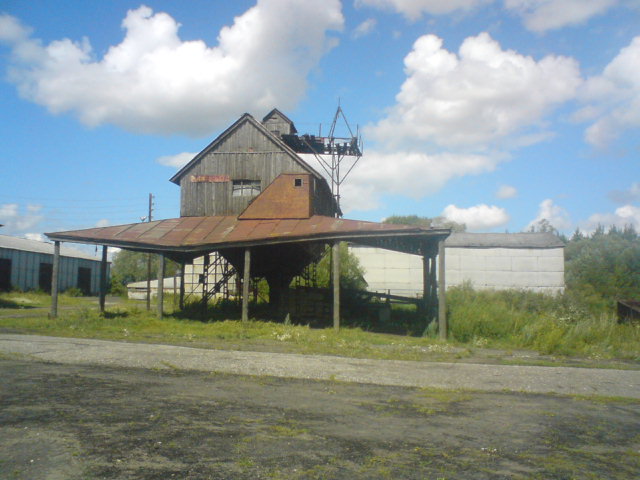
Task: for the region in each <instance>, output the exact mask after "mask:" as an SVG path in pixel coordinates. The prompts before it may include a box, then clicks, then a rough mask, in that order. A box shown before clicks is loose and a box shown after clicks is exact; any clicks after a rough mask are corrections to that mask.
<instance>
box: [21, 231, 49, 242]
mask: <svg viewBox="0 0 640 480" xmlns="http://www.w3.org/2000/svg"><path fill="white" fill-rule="evenodd" d="M23 237H24V238H26V239H27V240H36V241H38V242H46V241H47V239H46V238H45V236H44V235H43V234H41V233H25V234H24V235H23Z"/></svg>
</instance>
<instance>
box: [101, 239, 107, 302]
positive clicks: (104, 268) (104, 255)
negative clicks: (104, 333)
mask: <svg viewBox="0 0 640 480" xmlns="http://www.w3.org/2000/svg"><path fill="white" fill-rule="evenodd" d="M107 248H108V247H107V246H106V245H103V246H102V262H100V312H102V313H104V304H105V300H106V297H107Z"/></svg>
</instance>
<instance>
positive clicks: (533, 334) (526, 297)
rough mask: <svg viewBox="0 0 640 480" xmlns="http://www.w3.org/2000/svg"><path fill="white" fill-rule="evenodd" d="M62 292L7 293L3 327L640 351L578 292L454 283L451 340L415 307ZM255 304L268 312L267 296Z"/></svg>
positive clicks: (457, 355) (347, 344)
mask: <svg viewBox="0 0 640 480" xmlns="http://www.w3.org/2000/svg"><path fill="white" fill-rule="evenodd" d="M60 299H61V300H60V305H61V306H62V307H64V308H61V309H60V310H59V317H58V318H49V317H48V315H47V314H48V309H47V308H46V307H47V306H48V305H49V303H50V297H49V296H48V295H45V294H42V293H35V292H25V293H22V292H19V293H6V294H5V293H3V294H0V328H5V329H8V330H9V331H13V332H16V331H18V332H30V333H40V334H45V335H55V336H70V337H93V338H104V339H114V340H128V341H151V342H164V343H172V344H188V345H196V346H201V347H215V348H234V349H256V348H257V349H259V350H271V351H278V352H292V353H308V354H315V353H317V354H330V355H343V356H351V357H368V358H382V359H403V360H427V359H431V360H433V359H437V360H454V361H455V360H459V359H462V358H465V357H468V356H471V355H473V352H474V350H481V349H487V348H494V349H504V350H507V351H510V350H514V349H528V350H535V351H537V352H540V353H542V354H548V355H554V356H558V355H560V356H579V357H587V358H589V359H594V360H600V359H624V360H632V361H640V325H637V324H635V325H634V324H618V323H617V322H616V319H615V318H614V316H613V313H612V312H606V311H604V312H598V313H595V314H594V313H592V312H590V311H589V310H588V309H587V308H586V307H584V305H583V304H581V303H580V301H579V299H576V298H574V297H572V296H570V295H560V296H550V295H543V294H538V293H532V292H524V291H478V290H474V289H472V288H470V287H469V286H462V287H457V288H451V289H450V290H449V291H448V292H447V304H448V314H447V316H448V323H449V328H450V331H449V338H450V340H449V342H442V341H440V340H438V339H437V338H436V337H437V330H436V328H435V327H436V326H437V324H435V323H432V324H431V326H430V328H427V333H426V335H425V336H424V337H417V336H412V334H415V332H416V331H417V330H418V328H417V325H418V323H419V322H418V320H419V316H418V315H417V313H416V312H415V311H411V310H409V309H407V308H399V309H397V310H396V311H395V312H392V318H391V322H394V328H393V329H380V330H378V331H389V330H396V329H397V328H398V326H399V325H404V326H405V327H406V328H407V330H404V332H403V333H404V336H400V335H397V334H396V335H393V334H386V333H374V332H372V331H365V330H363V329H362V328H358V327H354V326H349V322H348V321H347V320H348V319H345V321H344V322H343V325H344V327H343V328H341V329H340V331H335V330H334V329H333V328H313V327H311V326H309V325H295V324H285V323H282V322H273V321H263V320H251V321H249V322H244V323H243V322H240V321H237V320H230V319H229V318H234V316H235V311H234V308H235V305H232V304H230V302H227V303H225V302H222V303H221V304H219V305H210V306H207V309H206V310H205V309H204V308H202V305H191V306H189V307H188V308H187V309H186V310H184V311H182V312H178V311H176V312H175V313H174V312H173V311H172V304H173V303H174V302H172V301H171V299H168V301H167V302H166V304H165V305H166V311H167V315H166V316H165V317H164V318H162V319H159V318H157V315H156V313H155V312H154V311H152V312H148V311H146V309H144V308H141V307H140V304H139V303H131V302H123V303H121V304H118V305H117V306H112V307H111V308H109V309H108V310H107V311H106V312H105V313H103V314H101V313H100V312H99V310H98V308H97V302H95V299H88V298H78V297H68V296H65V295H62V296H61V297H60ZM251 312H252V314H254V315H256V316H257V317H258V318H265V317H263V316H261V312H262V311H261V310H260V307H259V306H257V308H252V310H251ZM190 315H193V318H192V317H190ZM403 316H404V318H405V320H402V318H403ZM236 318H237V317H236ZM266 318H268V317H266ZM403 322H404V323H403ZM422 322H423V323H422V326H421V329H422V331H424V320H422ZM403 328H404V327H403Z"/></svg>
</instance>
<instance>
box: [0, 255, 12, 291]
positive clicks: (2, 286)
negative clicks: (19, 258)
mask: <svg viewBox="0 0 640 480" xmlns="http://www.w3.org/2000/svg"><path fill="white" fill-rule="evenodd" d="M3 290H11V259H10V258H0V291H3Z"/></svg>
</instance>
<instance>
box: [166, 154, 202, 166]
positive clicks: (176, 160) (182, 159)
mask: <svg viewBox="0 0 640 480" xmlns="http://www.w3.org/2000/svg"><path fill="white" fill-rule="evenodd" d="M197 154H198V152H196V153H192V152H183V153H178V154H176V155H165V156H163V157H158V158H156V162H157V163H159V164H160V165H165V166H167V167H174V168H182V167H184V166H185V165H186V164H187V163H189V162H190V161H191V160H192V159H193V157H195V156H196V155H197Z"/></svg>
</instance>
